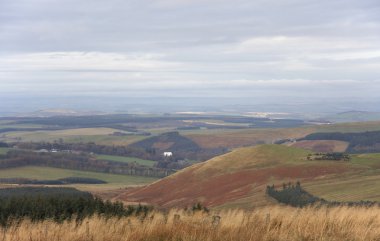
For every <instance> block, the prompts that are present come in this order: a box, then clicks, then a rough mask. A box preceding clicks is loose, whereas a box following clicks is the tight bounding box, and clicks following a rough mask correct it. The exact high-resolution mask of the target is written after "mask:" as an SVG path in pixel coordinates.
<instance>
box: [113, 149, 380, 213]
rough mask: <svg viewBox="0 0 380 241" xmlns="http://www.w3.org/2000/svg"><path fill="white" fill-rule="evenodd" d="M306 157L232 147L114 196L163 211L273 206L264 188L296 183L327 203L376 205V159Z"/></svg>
mask: <svg viewBox="0 0 380 241" xmlns="http://www.w3.org/2000/svg"><path fill="white" fill-rule="evenodd" d="M309 153H310V152H309V151H306V150H303V149H300V148H295V147H288V146H282V145H261V146H256V147H248V148H241V149H236V150H234V151H232V152H231V153H228V154H225V155H223V156H219V157H216V158H213V159H211V160H209V161H207V162H205V163H200V164H197V165H194V166H191V167H189V168H186V169H184V170H182V171H180V172H178V173H175V174H174V175H172V176H169V177H168V178H164V179H162V180H159V181H158V182H155V183H153V184H151V185H148V186H146V187H143V188H137V189H135V190H131V191H128V192H126V193H125V194H123V195H121V196H120V198H121V199H123V200H130V201H138V202H140V201H145V202H150V203H153V204H156V205H162V206H164V207H173V206H186V205H191V204H193V203H195V202H202V203H204V204H205V205H207V206H211V207H237V206H238V207H246V208H250V207H253V206H257V205H259V206H260V205H267V204H269V203H273V200H271V199H269V198H268V197H266V196H265V193H264V189H265V187H266V185H271V184H275V185H282V183H283V182H289V181H297V180H299V181H301V183H303V186H304V187H305V189H306V190H308V191H310V192H311V193H313V194H314V195H316V196H320V197H322V198H326V199H328V200H339V201H351V200H352V199H354V200H361V199H363V200H375V201H380V195H379V194H380V185H374V183H375V184H376V183H377V182H378V180H380V178H379V176H380V161H379V162H377V161H376V156H366V155H356V156H354V157H353V159H352V160H351V161H349V162H347V161H327V160H322V161H310V160H307V158H306V157H307V155H308V154H309ZM359 180H361V181H360V182H359ZM334 185H335V188H326V187H327V186H334ZM309 189H310V190H309ZM351 194H352V195H351Z"/></svg>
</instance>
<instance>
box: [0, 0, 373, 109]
mask: <svg viewBox="0 0 380 241" xmlns="http://www.w3.org/2000/svg"><path fill="white" fill-rule="evenodd" d="M379 93H380V1H379V0H234V1H231V0H226V1H224V0H0V100H2V104H0V107H1V106H4V105H5V104H7V105H9V103H14V102H7V101H9V100H10V99H12V98H19V97H20V96H27V97H31V98H47V99H48V98H51V97H60V98H61V101H64V100H65V98H76V97H101V98H103V99H107V98H111V97H112V98H114V97H120V98H122V97H125V96H128V97H130V98H132V97H133V98H135V97H136V98H158V99H159V98H163V97H166V98H167V97H173V98H178V97H181V98H182V97H186V98H190V99H191V98H193V99H197V98H200V97H205V96H207V97H212V98H216V99H223V98H226V97H228V98H236V99H239V98H240V99H245V100H251V101H252V103H256V104H257V103H266V102H268V103H269V100H271V103H273V99H275V100H276V99H277V100H285V101H293V102H297V101H298V102H300V101H301V102H302V101H303V100H304V101H305V102H306V101H307V100H308V99H313V100H315V102H316V103H323V102H324V101H328V100H336V99H337V98H338V99H340V100H342V101H343V102H344V101H346V102H347V103H348V102H349V100H350V101H351V102H352V101H356V102H363V103H366V102H367V101H376V100H379V97H378V96H380V95H379ZM252 103H250V104H252ZM241 104H243V103H241ZM52 107H53V106H52ZM350 108H354V106H347V109H350Z"/></svg>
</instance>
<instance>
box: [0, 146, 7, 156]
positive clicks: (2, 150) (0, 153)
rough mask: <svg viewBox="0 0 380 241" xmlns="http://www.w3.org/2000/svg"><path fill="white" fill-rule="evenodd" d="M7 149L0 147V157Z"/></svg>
mask: <svg viewBox="0 0 380 241" xmlns="http://www.w3.org/2000/svg"><path fill="white" fill-rule="evenodd" d="M8 150H9V148H6V147H0V155H4V154H7V152H8Z"/></svg>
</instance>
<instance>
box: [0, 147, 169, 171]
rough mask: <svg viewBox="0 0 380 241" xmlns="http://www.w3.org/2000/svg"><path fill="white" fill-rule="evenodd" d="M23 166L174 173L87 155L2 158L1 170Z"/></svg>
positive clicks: (15, 154)
mask: <svg viewBox="0 0 380 241" xmlns="http://www.w3.org/2000/svg"><path fill="white" fill-rule="evenodd" d="M21 166H45V167H55V168H65V169H73V170H80V171H91V172H102V173H111V174H122V175H134V176H146V177H159V178H161V177H166V176H168V175H170V174H172V173H174V171H172V170H168V169H162V168H156V167H147V166H142V165H139V164H137V163H124V162H116V161H108V160H98V159H96V158H95V157H93V156H92V155H88V154H85V153H82V154H73V153H63V152H58V153H37V152H32V151H21V150H11V151H8V152H7V154H6V155H5V156H2V157H0V168H12V167H21Z"/></svg>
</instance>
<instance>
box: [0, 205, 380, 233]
mask: <svg viewBox="0 0 380 241" xmlns="http://www.w3.org/2000/svg"><path fill="white" fill-rule="evenodd" d="M215 215H218V216H220V222H217V221H216V218H215V217H216V216H215ZM0 234H1V236H2V237H1V236H0V238H2V240H4V241H10V240H20V241H23V240H25V241H26V240H28V241H31V240H32V241H34V240H39V241H50V240H61V241H79V240H80V241H87V240H88V241H89V240H94V241H97V240H99V241H101V240H102V241H111V240H112V241H116V240H124V241H132V240H133V241H140V240H141V241H143V240H144V241H157V240H163V241H164V240H168V241H195V240H197V241H227V240H228V241H240V240H241V241H248V240H250V241H275V240H276V241H298V240H299V241H301V240H302V241H308V240H313V241H317V240H320V241H322V240H323V241H342V240H350V241H356V240H358V241H359V240H360V241H375V240H380V208H379V207H371V208H358V207H356V208H354V207H351V208H348V207H335V208H320V209H316V208H304V209H296V208H289V207H282V206H278V207H272V208H262V209H257V210H255V211H252V212H243V211H223V212H221V213H218V214H206V213H195V214H189V213H185V212H184V211H174V210H173V211H171V212H169V214H163V213H151V214H149V215H148V217H146V218H145V219H142V218H138V217H131V218H122V219H116V218H111V219H104V218H99V217H93V218H90V219H85V220H84V221H83V222H82V223H80V224H77V223H75V222H65V223H62V224H57V223H54V222H51V221H45V222H42V223H32V222H30V221H27V220H25V221H23V222H21V223H20V224H18V225H13V226H11V227H9V228H8V229H3V230H0Z"/></svg>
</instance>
